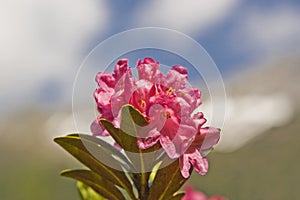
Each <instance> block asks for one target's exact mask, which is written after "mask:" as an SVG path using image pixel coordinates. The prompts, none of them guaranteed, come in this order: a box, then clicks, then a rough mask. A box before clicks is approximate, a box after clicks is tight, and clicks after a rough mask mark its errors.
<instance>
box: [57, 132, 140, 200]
mask: <svg viewBox="0 0 300 200" xmlns="http://www.w3.org/2000/svg"><path fill="white" fill-rule="evenodd" d="M54 141H55V142H56V143H58V144H59V145H60V146H61V147H63V148H64V149H65V150H66V151H68V152H69V153H70V154H71V155H73V156H74V157H75V158H76V159H77V160H79V161H80V162H81V163H83V164H84V165H86V166H87V167H88V168H90V169H91V170H92V171H93V172H95V173H96V174H98V175H101V177H103V178H104V179H107V180H109V181H111V182H112V183H114V184H116V185H118V186H120V187H122V188H124V189H125V190H126V191H127V192H128V194H129V195H130V196H131V197H134V194H133V192H132V185H131V183H130V182H129V180H128V179H127V177H126V175H125V173H124V172H122V171H119V170H122V169H121V165H120V163H119V162H118V161H116V160H115V159H114V158H113V157H112V156H111V154H110V153H109V151H107V149H105V148H103V147H101V146H100V145H98V144H97V143H95V142H94V141H92V140H88V139H87V138H80V137H78V136H76V135H71V136H65V137H58V138H55V139H54ZM82 141H83V142H84V144H83V143H82ZM87 149H88V150H87ZM90 152H93V155H92V154H91V153H90ZM96 155H98V156H101V158H99V159H97V158H95V156H96ZM101 159H106V161H107V162H110V163H112V164H113V166H114V168H115V169H114V168H111V167H109V166H107V165H105V164H104V163H102V162H101V161H100V160H101ZM117 169H119V170H117Z"/></svg>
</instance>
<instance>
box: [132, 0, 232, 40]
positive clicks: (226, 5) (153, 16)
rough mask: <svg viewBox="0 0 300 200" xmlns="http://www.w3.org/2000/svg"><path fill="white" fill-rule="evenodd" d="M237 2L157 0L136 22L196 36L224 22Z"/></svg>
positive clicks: (143, 8)
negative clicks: (195, 34)
mask: <svg viewBox="0 0 300 200" xmlns="http://www.w3.org/2000/svg"><path fill="white" fill-rule="evenodd" d="M237 4H238V1H237V0H210V1H209V0H206V1H203V0H202V1H199V0H187V1H182V0H164V1H160V0H154V1H149V2H148V3H145V4H143V5H142V6H141V7H140V8H138V12H137V14H136V15H135V16H134V19H135V20H137V24H138V25H139V26H159V27H163V28H171V29H175V30H179V31H182V32H184V33H188V34H192V33H195V32H198V31H205V30H206V29H207V28H209V27H210V26H212V25H215V24H216V23H217V22H220V21H222V20H223V19H224V18H225V17H226V16H227V15H228V14H230V12H231V11H232V10H233V8H235V6H236V5H237Z"/></svg>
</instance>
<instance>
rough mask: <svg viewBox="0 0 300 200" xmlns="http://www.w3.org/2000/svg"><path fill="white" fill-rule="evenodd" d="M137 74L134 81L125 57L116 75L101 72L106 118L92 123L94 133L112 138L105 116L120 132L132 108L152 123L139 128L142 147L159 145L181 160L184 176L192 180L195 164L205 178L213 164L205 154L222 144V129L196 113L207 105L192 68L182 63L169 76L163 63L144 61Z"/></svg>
mask: <svg viewBox="0 0 300 200" xmlns="http://www.w3.org/2000/svg"><path fill="white" fill-rule="evenodd" d="M137 71H138V78H134V77H133V76H132V69H131V68H129V67H128V60H127V59H122V60H119V61H118V62H117V64H116V66H115V69H114V72H113V73H102V72H99V73H98V74H97V76H96V82H97V83H98V86H99V88H97V89H96V90H95V92H94V98H95V101H96V103H97V108H98V111H99V113H100V114H99V116H98V118H97V119H96V120H95V121H94V122H93V123H92V125H91V131H92V133H93V135H96V136H107V135H109V133H108V132H107V131H106V130H105V129H104V128H103V127H102V125H101V124H99V119H100V118H104V119H107V120H109V121H112V122H113V124H114V126H115V127H117V128H119V127H120V120H121V114H120V113H121V112H120V111H121V108H122V106H123V105H125V104H131V105H132V106H134V107H135V108H136V109H138V110H139V111H140V112H141V113H142V114H143V115H144V117H145V118H146V119H147V120H148V123H149V124H148V125H147V126H145V127H139V129H138V134H139V135H138V136H139V138H138V142H137V145H138V146H139V148H140V149H147V148H149V147H151V146H153V145H155V144H156V143H159V144H160V145H161V146H162V148H163V149H164V150H165V152H166V153H167V155H168V156H169V157H170V158H171V159H176V158H179V161H180V168H181V173H182V175H183V177H185V178H188V177H189V175H190V174H189V170H190V168H191V165H192V166H193V167H194V169H195V170H196V171H197V172H198V173H199V174H205V173H206V172H207V170H208V163H207V160H206V158H205V155H204V154H203V153H202V150H205V149H209V148H211V147H212V146H213V145H215V144H216V143H217V142H218V140H219V137H220V130H219V129H215V128H210V127H203V125H204V123H205V122H206V120H205V118H204V117H203V114H202V113H196V114H194V111H195V109H196V108H197V107H199V106H200V104H201V100H200V91H199V90H198V89H197V88H193V87H188V86H186V85H187V82H188V72H187V69H186V68H185V67H182V66H179V65H176V66H173V67H172V68H171V69H170V70H169V71H168V72H167V74H166V75H164V74H163V73H162V72H161V71H160V65H159V63H158V62H156V61H155V60H153V59H152V58H145V59H144V60H139V61H138V63H137ZM129 134H130V133H129Z"/></svg>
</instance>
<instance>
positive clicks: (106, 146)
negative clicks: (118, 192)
mask: <svg viewBox="0 0 300 200" xmlns="http://www.w3.org/2000/svg"><path fill="white" fill-rule="evenodd" d="M68 136H71V137H80V139H81V140H82V141H83V143H84V145H86V141H90V142H94V143H96V144H97V145H100V147H99V148H101V150H102V151H106V152H107V155H113V156H115V157H117V158H118V159H119V160H120V161H122V162H123V163H124V164H125V165H123V166H124V167H125V168H129V167H132V164H131V163H130V161H129V160H128V158H126V156H124V154H123V153H121V152H120V151H119V150H117V149H116V148H115V147H114V146H112V145H110V144H108V143H107V142H105V141H103V140H101V139H99V138H97V137H95V136H91V135H86V134H79V133H76V134H70V135H68ZM87 144H88V143H87ZM88 150H91V149H89V146H88ZM99 150H100V149H96V151H99ZM100 153H101V152H97V155H99V157H100V156H102V155H101V154H100ZM120 164H122V163H120Z"/></svg>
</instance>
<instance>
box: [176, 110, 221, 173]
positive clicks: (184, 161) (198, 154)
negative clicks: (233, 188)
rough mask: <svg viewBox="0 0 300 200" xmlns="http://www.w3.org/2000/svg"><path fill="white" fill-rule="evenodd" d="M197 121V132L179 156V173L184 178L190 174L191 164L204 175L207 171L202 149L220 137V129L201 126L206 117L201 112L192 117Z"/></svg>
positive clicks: (216, 141)
mask: <svg viewBox="0 0 300 200" xmlns="http://www.w3.org/2000/svg"><path fill="white" fill-rule="evenodd" d="M193 118H194V119H195V120H196V122H197V126H198V128H197V130H198V132H197V134H196V136H195V137H194V140H193V142H192V143H191V145H190V146H189V148H188V149H187V150H186V151H185V152H184V153H183V155H182V156H181V157H180V158H179V164H180V170H181V174H182V176H183V177H184V178H188V177H189V176H190V168H191V165H193V167H194V169H195V171H196V172H197V173H199V174H201V175H205V174H206V173H207V171H208V161H207V159H206V158H205V155H204V154H203V153H202V151H203V150H208V149H210V148H212V146H213V145H215V144H217V143H218V141H219V139H220V129H216V128H212V127H205V128H202V126H203V125H204V123H205V122H206V119H205V118H204V117H203V114H202V113H197V114H195V115H194V117H193Z"/></svg>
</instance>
